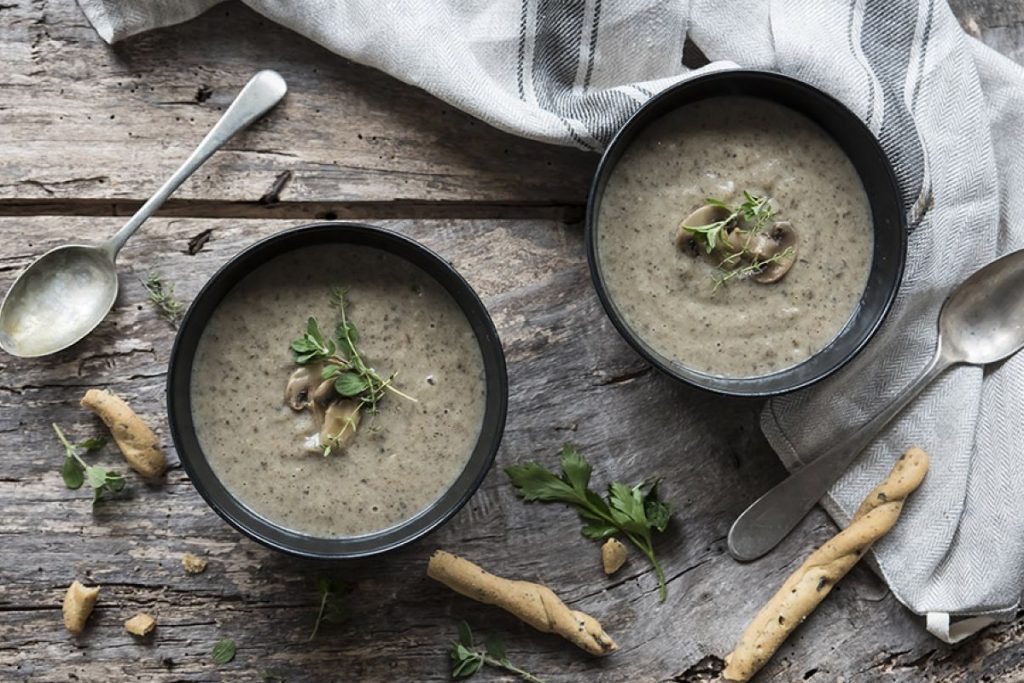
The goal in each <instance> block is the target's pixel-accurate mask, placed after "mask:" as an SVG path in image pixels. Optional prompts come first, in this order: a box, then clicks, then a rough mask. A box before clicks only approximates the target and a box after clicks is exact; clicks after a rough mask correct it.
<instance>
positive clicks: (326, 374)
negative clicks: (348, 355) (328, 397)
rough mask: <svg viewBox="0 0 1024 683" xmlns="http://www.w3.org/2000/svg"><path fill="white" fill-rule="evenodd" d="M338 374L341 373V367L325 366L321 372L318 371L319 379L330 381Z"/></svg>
mask: <svg viewBox="0 0 1024 683" xmlns="http://www.w3.org/2000/svg"><path fill="white" fill-rule="evenodd" d="M339 372H341V366H340V365H334V364H331V365H325V366H324V368H323V370H321V371H320V378H321V379H330V378H332V377H334V376H335V375H337V374H338V373H339Z"/></svg>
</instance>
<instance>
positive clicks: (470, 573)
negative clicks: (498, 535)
mask: <svg viewBox="0 0 1024 683" xmlns="http://www.w3.org/2000/svg"><path fill="white" fill-rule="evenodd" d="M427 576H429V577H430V578H432V579H434V580H436V581H440V582H441V583H443V584H444V585H446V586H448V587H449V588H451V589H452V590H453V591H455V592H456V593H461V594H462V595H465V596H466V597H469V598H472V599H474V600H477V601H478V602H482V603H484V604H485V605H497V606H498V607H500V608H502V609H503V610H505V611H506V612H511V613H512V614H513V615H515V616H516V617H518V618H519V619H522V620H523V621H525V622H526V623H527V624H529V625H530V626H532V627H534V628H535V629H537V630H538V631H541V632H543V633H557V634H558V635H560V636H562V637H563V638H565V639H566V640H568V641H571V642H572V643H573V644H575V645H577V646H579V647H581V648H583V649H584V650H586V651H587V652H589V653H590V654H592V655H603V654H607V653H609V652H612V651H614V650H617V649H619V646H618V645H616V644H615V641H614V640H612V639H611V636H609V635H608V634H607V633H605V632H604V629H603V628H601V624H599V623H598V622H597V619H594V618H593V617H592V616H590V615H588V614H584V613H583V612H577V611H575V610H571V609H569V608H568V607H567V606H566V605H565V603H564V602H562V601H561V600H560V599H559V598H558V596H557V595H555V594H554V592H553V591H552V590H551V589H550V588H548V587H547V586H542V585H541V584H538V583H530V582H528V581H513V580H511V579H503V578H501V577H500V576H494V575H493V574H488V573H487V572H485V571H484V570H483V569H481V568H480V567H478V566H477V565H475V564H473V563H472V562H470V561H469V560H464V559H462V558H461V557H457V556H455V555H452V554H451V553H446V552H445V551H443V550H437V551H435V552H434V554H433V555H432V556H431V557H430V563H429V564H428V565H427Z"/></svg>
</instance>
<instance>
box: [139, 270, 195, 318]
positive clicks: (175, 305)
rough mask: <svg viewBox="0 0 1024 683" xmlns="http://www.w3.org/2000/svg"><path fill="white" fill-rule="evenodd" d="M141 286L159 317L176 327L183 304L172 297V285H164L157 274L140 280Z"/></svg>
mask: <svg viewBox="0 0 1024 683" xmlns="http://www.w3.org/2000/svg"><path fill="white" fill-rule="evenodd" d="M142 286H143V287H144V288H145V289H146V293H147V294H149V300H150V301H151V302H152V303H153V305H154V306H156V311H157V313H158V314H159V315H160V317H161V318H163V319H164V320H166V321H167V322H168V323H169V324H170V325H171V326H172V327H177V326H178V321H179V320H181V314H182V313H184V311H185V306H184V304H182V303H181V302H180V301H178V300H177V299H175V298H174V285H171V284H167V285H165V284H164V282H163V280H162V279H161V278H160V276H159V275H150V276H149V277H147V278H146V279H145V280H143V281H142Z"/></svg>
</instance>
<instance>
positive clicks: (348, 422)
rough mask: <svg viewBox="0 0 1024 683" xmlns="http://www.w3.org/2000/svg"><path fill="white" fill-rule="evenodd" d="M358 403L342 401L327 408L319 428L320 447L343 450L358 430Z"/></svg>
mask: <svg viewBox="0 0 1024 683" xmlns="http://www.w3.org/2000/svg"><path fill="white" fill-rule="evenodd" d="M359 415H360V413H359V401H353V400H352V399H347V398H346V399H342V400H340V401H335V402H334V403H332V404H331V405H329V406H328V407H327V412H326V413H325V414H324V424H323V427H321V428H320V445H322V446H330V447H331V448H332V449H338V450H340V449H344V448H345V447H346V446H348V444H349V442H350V441H352V437H354V436H355V435H356V430H357V429H358V428H359Z"/></svg>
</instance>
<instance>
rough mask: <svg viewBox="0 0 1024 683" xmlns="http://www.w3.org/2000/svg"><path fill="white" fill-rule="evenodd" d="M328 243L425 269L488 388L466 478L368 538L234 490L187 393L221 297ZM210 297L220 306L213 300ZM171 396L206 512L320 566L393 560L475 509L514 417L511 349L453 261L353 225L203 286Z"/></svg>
mask: <svg viewBox="0 0 1024 683" xmlns="http://www.w3.org/2000/svg"><path fill="white" fill-rule="evenodd" d="M325 242H333V243H350V244H358V245H364V246H369V247H373V248H377V249H380V250H382V251H386V252H388V253H391V254H392V255H394V256H397V257H398V258H401V259H403V260H406V261H408V262H410V263H412V264H413V265H415V266H417V267H419V268H420V269H421V270H423V271H424V272H425V273H426V274H427V275H428V276H430V277H431V278H432V279H434V280H435V281H436V282H438V284H440V285H441V286H442V287H443V288H444V289H445V290H446V291H447V292H448V293H449V295H450V296H451V297H452V299H453V300H454V301H455V302H456V304H458V306H459V307H460V309H461V310H462V312H463V314H464V315H465V316H466V318H467V321H468V322H469V324H470V327H471V328H472V330H473V333H474V335H475V336H476V338H477V343H478V344H479V347H480V352H481V355H482V357H483V363H484V382H485V386H486V396H485V399H484V400H485V407H484V417H483V421H482V424H481V428H480V435H479V436H478V438H477V442H476V444H475V445H474V447H473V451H472V452H471V454H470V456H469V458H468V459H467V461H466V464H465V465H464V466H463V469H462V471H461V472H460V473H459V474H458V475H457V476H456V478H455V480H454V481H453V482H452V483H451V484H450V485H449V486H448V488H446V489H444V490H443V491H442V492H441V494H440V495H439V496H438V497H437V498H436V499H435V500H434V501H433V502H431V503H430V504H429V505H427V506H426V507H425V508H424V509H423V510H420V511H419V512H417V513H416V514H414V515H413V516H412V517H410V518H408V519H405V520H403V521H401V522H399V523H398V524H396V525H393V526H391V527H388V528H386V529H383V530H380V531H377V532H372V533H369V534H362V535H358V536H348V537H337V538H329V537H317V536H311V535H309V534H303V533H299V532H295V531H292V530H290V529H287V528H286V527H284V526H281V525H278V524H275V523H273V522H271V521H270V520H268V519H266V518H264V517H262V516H261V515H259V514H258V513H256V512H255V511H253V510H252V509H251V508H249V507H248V506H247V505H246V504H244V503H242V502H241V501H240V500H239V499H238V498H237V497H235V496H234V495H233V494H231V493H230V492H229V491H228V490H227V488H226V487H225V486H224V485H223V484H222V483H221V482H220V479H219V478H218V477H217V475H216V474H215V473H214V472H213V470H212V468H211V467H210V465H209V463H208V462H207V461H206V456H205V454H204V453H203V451H202V447H201V446H200V445H199V442H198V438H197V436H196V433H195V429H194V425H193V422H192V414H191V392H190V390H189V388H188V387H189V384H190V381H191V374H192V363H193V361H194V357H195V350H196V346H197V345H198V341H199V338H200V337H201V335H202V332H203V330H204V329H205V327H206V324H207V323H208V321H209V316H210V314H211V313H212V311H213V310H215V309H216V308H217V306H218V305H219V304H220V302H221V301H222V300H223V298H224V296H226V295H227V293H228V292H229V291H231V289H232V288H233V287H234V286H235V285H237V284H238V282H239V281H241V279H242V278H244V277H245V276H246V275H248V274H249V273H252V272H253V271H255V270H256V269H257V268H259V267H260V266H262V265H264V264H265V263H267V262H268V261H270V260H272V259H274V258H275V257H277V256H280V255H281V254H284V253H287V252H289V251H292V250H294V249H298V248H302V247H303V246H307V245H310V244H317V243H325ZM412 257H415V260H414V258H412ZM425 264H426V265H425ZM211 297H215V300H214V301H211ZM200 316H202V317H201V318H200ZM182 385H184V390H183V391H182ZM165 391H166V395H165V401H166V405H167V417H168V425H169V428H170V433H171V439H172V441H173V443H174V446H175V450H176V451H177V453H178V457H179V459H180V461H181V464H182V466H183V467H184V469H185V472H186V473H187V474H188V476H189V479H190V481H191V482H192V485H193V486H194V487H195V489H196V491H197V492H198V493H199V495H200V496H201V497H202V498H203V500H204V501H205V502H206V503H207V505H209V506H210V507H211V508H212V509H213V510H214V512H216V513H217V515H218V516H220V517H221V519H223V520H224V521H226V522H227V523H228V524H229V525H231V526H232V527H234V528H235V529H236V530H238V531H240V532H241V533H242V534H244V535H245V536H247V537H249V538H251V539H253V540H254V541H256V542H258V543H260V544H262V545H264V546H266V547H269V548H271V549H273V550H277V551H280V552H283V553H286V554H289V555H294V556H299V557H307V558H318V559H350V558H352V559H354V558H358V557H367V556H371V555H377V554H380V553H384V552H388V551H390V550H394V549H396V548H399V547H401V546H405V545H408V544H410V543H412V542H414V541H416V540H418V539H420V538H422V537H424V536H426V535H427V534H429V533H431V532H432V531H435V530H436V529H438V528H439V527H441V526H442V525H444V524H445V523H446V522H448V521H449V520H450V519H451V518H452V517H453V516H454V515H455V514H456V513H457V512H458V511H459V510H461V509H462V507H463V506H464V505H465V504H466V503H467V502H469V499H470V498H472V497H473V495H474V494H475V493H476V491H477V490H478V489H479V487H480V484H481V483H482V482H483V480H484V478H485V477H486V476H487V474H488V473H489V472H490V470H491V468H492V466H493V464H494V460H495V457H496V456H497V452H498V449H499V447H500V445H501V440H502V436H503V434H504V429H505V421H506V417H507V413H508V373H507V369H506V364H505V355H504V349H503V347H502V344H501V339H500V337H499V336H498V333H497V330H496V329H495V327H494V322H493V320H492V319H491V316H490V313H489V312H488V310H487V307H486V306H485V305H484V303H483V301H482V300H481V299H480V297H479V295H478V294H477V292H476V291H475V290H474V289H473V287H472V286H471V285H470V284H469V282H467V281H466V279H465V278H464V277H463V276H462V274H461V273H459V272H458V270H456V269H455V267H454V266H453V265H452V264H451V263H449V262H448V261H447V260H445V259H444V258H443V257H441V256H440V255H438V254H437V253H436V252H434V251H433V250H431V249H430V248H429V247H427V246H425V245H423V244H421V243H420V242H418V241H416V240H415V239H413V238H411V237H407V236H405V235H403V234H400V233H398V232H395V231H393V230H389V229H387V228H382V227H378V226H374V225H370V224H366V223H358V222H350V221H327V222H317V223H309V224H304V225H300V226H296V227H293V228H287V229H284V230H281V231H279V232H276V233H274V234H272V235H270V236H268V237H265V238H262V239H260V240H258V241H256V242H255V243H253V244H251V245H249V246H247V247H245V248H243V249H242V250H240V251H239V252H237V253H236V254H234V255H233V256H231V257H230V258H229V259H228V260H227V261H226V262H225V263H223V264H221V266H220V267H219V268H218V269H217V270H216V272H214V274H213V275H211V276H210V278H209V279H208V280H207V281H206V282H205V283H204V284H203V286H202V288H201V289H200V290H199V292H198V293H197V294H196V296H195V298H194V299H193V300H192V303H191V304H190V305H189V307H188V310H187V311H186V313H185V315H184V316H183V317H182V320H181V324H180V325H179V327H178V331H177V334H176V335H175V339H174V344H173V346H172V348H171V355H170V360H169V362H168V370H167V381H166V385H165Z"/></svg>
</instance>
